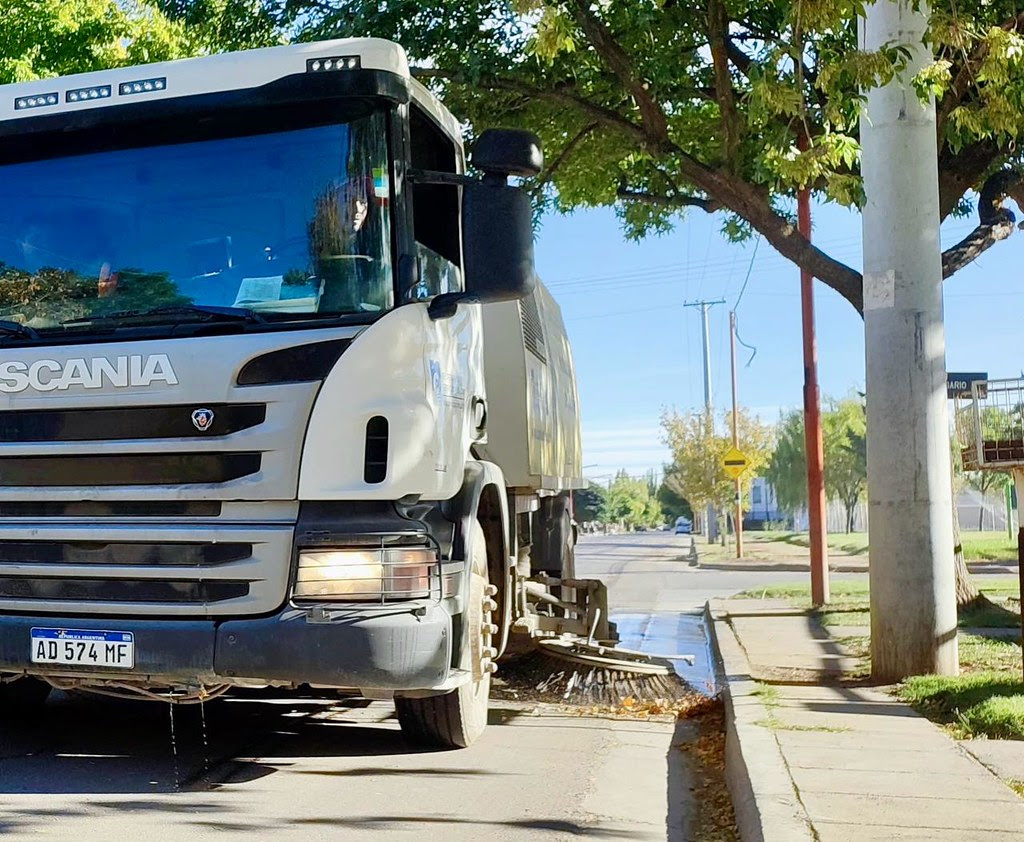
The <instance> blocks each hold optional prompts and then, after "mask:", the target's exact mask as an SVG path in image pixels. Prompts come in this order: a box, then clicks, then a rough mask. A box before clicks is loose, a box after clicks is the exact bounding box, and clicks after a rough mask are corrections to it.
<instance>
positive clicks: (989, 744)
mask: <svg viewBox="0 0 1024 842" xmlns="http://www.w3.org/2000/svg"><path fill="white" fill-rule="evenodd" d="M960 745H961V746H963V747H964V748H965V749H966V750H967V751H969V752H970V753H971V755H973V756H974V757H976V758H977V759H978V760H980V761H981V762H982V763H983V764H984V765H985V766H986V767H987V768H989V769H990V770H991V771H992V773H993V774H995V775H998V776H999V777H1000V778H1002V779H1003V780H1004V781H1011V780H1012V781H1024V742H1022V741H1020V740H964V741H963V742H961V743H960Z"/></svg>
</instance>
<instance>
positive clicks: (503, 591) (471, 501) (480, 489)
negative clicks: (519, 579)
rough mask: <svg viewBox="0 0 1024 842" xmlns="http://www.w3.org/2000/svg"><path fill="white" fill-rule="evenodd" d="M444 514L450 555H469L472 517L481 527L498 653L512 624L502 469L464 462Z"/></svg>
mask: <svg viewBox="0 0 1024 842" xmlns="http://www.w3.org/2000/svg"><path fill="white" fill-rule="evenodd" d="M447 516H448V517H449V519H450V520H452V521H453V522H454V523H455V526H456V528H455V535H454V539H453V541H452V557H453V558H457V559H459V558H461V559H466V558H469V553H468V550H469V547H467V546H466V538H467V536H468V535H471V534H472V533H471V531H470V525H471V524H472V522H473V521H474V520H476V521H478V522H479V523H480V526H481V528H482V529H483V533H484V540H485V542H486V545H487V566H488V574H489V578H490V581H491V583H492V584H494V585H497V587H498V593H497V594H496V595H495V601H496V602H497V603H498V610H497V611H495V612H494V621H495V622H496V623H497V625H498V634H497V636H496V638H495V639H496V641H497V649H498V652H499V655H500V654H501V653H502V652H504V650H505V647H506V645H507V643H508V635H509V631H510V628H511V625H512V606H513V604H514V593H513V589H514V586H515V582H514V578H513V577H514V566H513V564H512V556H511V549H510V548H511V543H510V537H511V529H510V521H509V513H508V497H507V494H506V490H505V477H504V474H502V472H501V468H499V467H498V466H497V465H495V464H494V463H493V462H482V461H474V462H469V463H467V465H466V471H465V477H464V481H463V484H462V488H461V489H460V491H459V493H458V494H457V495H456V496H455V497H454V498H453V499H452V501H451V502H450V508H449V511H448V512H447ZM467 577H468V571H467Z"/></svg>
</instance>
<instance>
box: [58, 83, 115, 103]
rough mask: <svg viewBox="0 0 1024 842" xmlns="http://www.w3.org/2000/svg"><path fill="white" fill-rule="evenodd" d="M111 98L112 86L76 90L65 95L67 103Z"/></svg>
mask: <svg viewBox="0 0 1024 842" xmlns="http://www.w3.org/2000/svg"><path fill="white" fill-rule="evenodd" d="M109 96H110V85H96V86H95V87H92V88H75V89H74V90H71V91H67V92H66V93H65V94H64V99H65V101H66V102H81V101H82V100H84V99H106V98H107V97H109Z"/></svg>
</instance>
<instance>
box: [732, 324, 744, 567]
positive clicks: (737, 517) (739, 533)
mask: <svg viewBox="0 0 1024 842" xmlns="http://www.w3.org/2000/svg"><path fill="white" fill-rule="evenodd" d="M729 353H730V356H731V357H732V446H733V447H734V448H735V449H736V450H739V449H740V433H739V429H738V427H737V426H736V413H737V411H738V407H739V403H738V401H737V400H736V311H735V310H731V311H730V312H729ZM733 523H734V524H735V530H736V558H743V481H742V480H741V479H740V478H739V477H736V513H735V514H734V515H733Z"/></svg>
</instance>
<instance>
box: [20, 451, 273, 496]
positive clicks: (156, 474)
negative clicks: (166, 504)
mask: <svg viewBox="0 0 1024 842" xmlns="http://www.w3.org/2000/svg"><path fill="white" fill-rule="evenodd" d="M261 461H262V460H261V456H260V454H259V453H161V454H153V453H130V454H124V453H112V454H109V455H74V456H7V457H3V458H0V486H19V487H25V488H29V487H40V486H54V487H59V486H86V487H88V486H110V485H194V484H200V483H203V484H205V483H222V482H230V481H231V480H234V479H239V478H241V477H245V476H251V475H252V474H255V473H258V472H259V470H260V465H261Z"/></svg>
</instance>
